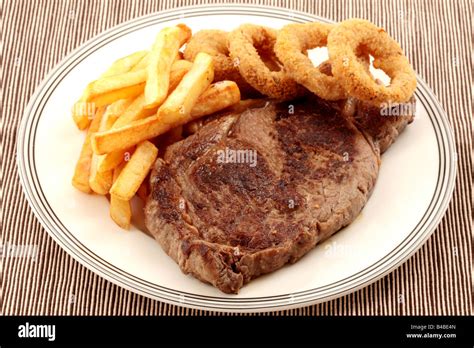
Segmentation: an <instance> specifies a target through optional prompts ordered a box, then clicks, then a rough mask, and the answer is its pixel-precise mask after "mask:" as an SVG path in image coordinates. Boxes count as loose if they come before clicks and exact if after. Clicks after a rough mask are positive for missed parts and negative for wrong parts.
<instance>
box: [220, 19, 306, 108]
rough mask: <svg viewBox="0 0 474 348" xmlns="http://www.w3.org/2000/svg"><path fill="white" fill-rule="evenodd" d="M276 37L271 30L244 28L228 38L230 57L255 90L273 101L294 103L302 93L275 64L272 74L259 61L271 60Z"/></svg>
mask: <svg viewBox="0 0 474 348" xmlns="http://www.w3.org/2000/svg"><path fill="white" fill-rule="evenodd" d="M276 37H277V32H276V30H274V29H271V28H266V27H262V26H257V25H252V24H244V25H242V26H240V27H239V28H237V29H236V30H234V31H233V32H231V33H230V34H229V52H230V56H231V57H232V58H233V60H234V62H237V63H238V68H239V71H240V74H241V75H242V76H243V77H244V79H245V80H246V81H247V82H248V83H249V84H250V85H251V86H252V87H254V88H255V89H256V90H258V91H259V92H261V93H262V94H264V95H267V96H269V97H270V98H274V99H280V100H288V99H293V98H295V97H297V96H299V95H302V94H303V93H304V89H303V88H302V87H301V86H299V85H298V84H297V83H296V81H295V80H294V79H293V78H291V77H290V76H289V75H288V74H287V73H286V72H285V71H284V70H282V69H281V67H280V63H279V62H278V61H274V62H273V64H272V65H273V67H274V69H275V68H280V69H279V70H271V69H270V68H269V64H268V62H267V63H266V62H265V61H264V60H262V57H261V56H262V55H263V56H265V55H267V56H270V57H271V56H274V45H275V42H276ZM259 51H260V52H261V53H259Z"/></svg>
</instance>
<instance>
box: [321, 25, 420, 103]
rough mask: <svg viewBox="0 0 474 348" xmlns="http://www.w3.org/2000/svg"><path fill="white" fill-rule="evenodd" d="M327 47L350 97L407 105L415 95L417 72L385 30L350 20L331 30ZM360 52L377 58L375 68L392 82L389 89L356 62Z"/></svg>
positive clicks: (333, 69)
mask: <svg viewBox="0 0 474 348" xmlns="http://www.w3.org/2000/svg"><path fill="white" fill-rule="evenodd" d="M327 46H328V51H329V59H330V61H331V64H332V73H333V75H334V76H335V77H336V78H337V79H338V80H339V81H340V83H341V84H342V85H343V87H344V89H345V90H346V91H347V93H348V94H349V95H351V96H353V97H355V98H358V99H361V100H364V101H367V102H369V103H371V104H374V105H380V104H381V103H385V102H387V101H389V102H394V103H402V102H406V101H408V100H409V99H410V97H411V96H412V95H413V92H414V91H415V88H416V75H415V72H414V71H413V68H412V67H411V65H410V63H409V61H408V59H407V58H406V57H405V55H404V54H403V51H402V49H401V48H400V45H399V44H398V43H397V42H396V41H395V40H394V39H392V38H391V37H390V36H389V35H388V34H387V33H386V32H385V30H383V29H382V28H379V27H377V26H375V25H374V24H372V23H370V22H369V21H366V20H362V19H351V20H347V21H344V22H341V23H339V24H338V25H337V26H335V27H334V29H332V30H331V32H330V33H329V36H328V43H327ZM361 48H362V49H363V50H365V51H366V53H367V54H371V55H372V56H373V57H374V62H373V65H374V67H375V68H379V69H382V70H383V71H384V72H385V73H386V74H387V75H388V76H389V77H390V78H391V81H390V85H389V86H383V85H380V84H378V83H377V82H376V81H375V80H374V79H373V78H371V76H369V75H368V74H367V72H366V71H365V69H364V66H363V65H362V64H361V63H360V62H359V60H358V59H357V52H358V51H359V50H360V49H361Z"/></svg>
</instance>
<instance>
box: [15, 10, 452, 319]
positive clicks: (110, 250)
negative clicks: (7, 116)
mask: <svg viewBox="0 0 474 348" xmlns="http://www.w3.org/2000/svg"><path fill="white" fill-rule="evenodd" d="M315 20H316V21H322V22H329V21H328V20H326V19H324V18H319V17H315V16H312V15H309V14H304V13H298V12H289V11H288V10H285V9H277V8H268V7H257V6H237V5H235V6H234V5H226V6H220V7H218V6H199V7H189V8H181V9H175V10H171V11H164V12H160V13H156V14H152V15H149V16H146V17H142V18H138V19H135V20H133V21H130V22H127V23H125V24H122V25H120V26H118V27H116V28H113V29H111V30H109V31H107V32H105V33H103V34H101V35H99V36H98V37H96V38H95V39H93V40H91V41H89V42H88V43H86V44H85V45H83V46H82V47H81V48H79V49H78V50H76V51H75V52H73V53H72V54H71V55H69V56H68V57H67V58H66V59H64V60H63V61H62V62H61V63H60V64H59V65H58V66H57V67H56V68H55V69H54V70H53V71H52V72H51V73H50V75H49V76H48V77H47V78H46V79H45V81H44V82H43V83H42V85H41V86H40V87H39V88H38V90H37V91H36V93H35V94H34V96H33V97H32V98H31V101H30V103H29V105H28V107H27V109H26V111H25V114H24V117H23V120H22V123H21V126H20V130H19V133H18V167H19V172H20V177H21V182H22V184H23V187H24V190H25V193H26V196H27V198H28V201H29V202H30V204H31V207H32V209H33V211H34V212H35V214H36V216H37V218H38V219H39V221H40V222H41V223H42V225H43V226H44V228H45V229H46V230H47V231H48V232H49V233H50V234H51V236H52V237H53V238H54V239H55V240H56V241H57V242H58V243H59V244H60V245H61V246H62V247H63V248H64V249H65V250H66V251H67V252H68V253H69V254H70V255H72V256H73V257H74V258H75V259H76V260H78V261H79V262H81V263H82V264H83V265H84V266H86V267H88V268H89V269H91V270H93V271H94V272H96V273H97V274H99V275H101V276H103V277H104V278H107V279H109V280H110V281H112V282H114V283H116V284H119V285H120V286H123V287H125V288H127V289H130V290H132V291H134V292H137V293H140V294H143V295H145V296H148V297H151V298H154V299H157V300H160V301H164V302H169V303H173V304H178V305H182V306H188V307H194V308H201V309H210V310H217V311H238V312H250V311H268V310H278V309H285V308H291V307H300V306H304V305H309V304H313V303H317V302H322V301H327V300H329V299H332V298H335V297H339V296H342V295H344V294H347V293H349V292H353V291H355V290H357V289H359V288H361V287H364V286H367V285H368V284H370V283H372V282H374V281H375V280H377V279H379V278H380V277H382V276H383V275H385V274H387V273H388V272H390V271H391V270H393V269H394V268H395V267H397V266H399V265H400V264H401V263H402V262H403V261H404V260H406V259H407V258H408V257H409V256H410V255H412V254H413V253H414V252H415V251H416V250H417V249H418V248H419V247H420V246H421V245H422V244H423V242H425V240H426V239H427V238H428V237H429V236H430V234H431V233H432V232H433V230H434V229H435V227H436V225H437V224H438V223H439V221H440V219H441V217H442V216H443V214H444V212H445V210H446V208H447V205H448V203H449V200H450V197H451V194H452V190H453V187H454V180H455V168H456V166H455V160H456V157H455V152H454V151H455V150H454V141H453V135H452V131H451V129H450V125H449V123H448V121H447V118H446V116H445V114H444V112H443V111H442V109H441V107H440V105H439V104H438V102H437V101H436V98H435V97H434V96H433V93H432V92H431V91H430V90H429V88H428V87H427V86H426V84H425V83H424V82H423V81H422V80H420V79H418V89H417V91H416V98H417V101H418V104H417V110H416V117H415V121H414V122H413V123H412V124H411V125H410V126H409V127H407V129H406V130H405V131H404V132H403V134H402V135H401V136H400V137H399V139H398V140H397V141H396V143H395V144H394V145H392V147H391V148H390V149H389V150H388V151H387V152H386V153H385V154H384V156H383V164H382V166H381V170H380V175H379V178H378V182H377V184H376V187H375V190H374V192H373V194H372V197H371V198H370V200H369V202H368V203H367V205H366V207H365V208H364V210H363V212H362V213H361V215H360V217H358V218H357V219H356V221H354V222H353V223H352V224H351V225H350V226H349V227H347V228H345V229H343V230H342V231H340V232H338V233H337V234H336V235H334V236H333V237H332V238H330V239H329V240H327V241H326V242H325V243H323V244H321V245H319V246H317V247H316V248H315V250H313V251H311V252H310V253H309V254H308V255H306V256H305V257H304V258H303V259H302V260H300V261H299V262H297V263H296V264H294V265H291V266H287V267H284V268H283V269H281V270H279V271H277V272H274V273H271V274H269V275H266V276H263V277H261V278H259V279H256V280H254V281H252V282H251V283H250V284H248V285H246V286H245V287H244V288H243V289H242V290H241V292H240V293H239V294H238V295H226V294H223V293H221V292H220V291H219V290H217V289H215V288H213V287H212V286H210V285H207V284H204V283H201V282H199V281H198V280H196V279H194V278H193V277H191V276H186V275H184V274H183V273H181V271H180V270H179V268H178V266H177V265H176V264H175V263H174V262H173V261H172V260H171V259H170V258H169V257H168V256H167V255H166V254H165V253H164V252H163V251H162V249H161V247H160V246H159V245H158V244H157V243H156V242H155V241H154V240H153V239H152V238H151V237H149V236H147V235H145V234H144V233H142V232H141V231H140V230H138V229H137V228H132V230H131V231H130V232H125V231H123V230H121V229H120V228H118V227H117V226H116V225H115V224H114V223H113V222H112V221H111V219H110V218H109V212H108V203H107V201H106V199H105V198H102V197H98V196H92V195H86V194H83V193H81V192H78V191H77V190H75V189H74V188H73V187H72V186H71V176H72V173H73V170H74V165H75V161H76V158H77V156H78V154H79V151H80V148H81V144H82V141H83V138H84V134H83V133H82V132H80V131H78V130H77V129H76V127H75V125H74V123H73V121H72V119H71V116H70V110H71V106H72V104H73V102H74V101H75V100H76V99H77V98H78V97H79V96H80V94H81V91H82V89H83V88H84V87H85V86H86V84H87V82H89V81H91V80H93V79H94V78H95V77H96V76H98V75H99V74H100V73H101V72H102V71H104V70H105V69H106V67H107V66H108V65H109V64H110V63H111V62H112V61H113V60H114V59H116V58H118V57H120V56H123V55H125V54H127V53H131V52H133V51H136V50H140V49H143V48H147V47H149V46H150V45H151V43H152V41H153V39H154V37H155V35H156V33H157V32H158V31H159V30H160V29H161V28H163V27H164V26H168V25H172V24H176V23H179V22H184V23H186V24H187V25H189V26H190V27H191V28H192V29H193V31H194V32H196V31H198V30H200V29H205V28H208V29H209V28H220V29H224V30H230V29H232V28H235V27H237V26H238V25H240V24H242V23H246V22H252V23H256V24H262V25H268V26H271V27H275V28H279V27H281V26H282V25H284V24H286V23H288V22H306V21H315ZM318 59H321V57H318ZM84 286H87V284H84Z"/></svg>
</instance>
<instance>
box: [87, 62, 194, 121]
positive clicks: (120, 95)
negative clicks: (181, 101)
mask: <svg viewBox="0 0 474 348" xmlns="http://www.w3.org/2000/svg"><path fill="white" fill-rule="evenodd" d="M147 57H148V56H145V58H147ZM139 64H141V63H139ZM191 66H192V63H191V62H189V61H187V60H177V61H175V62H174V63H173V66H172V68H171V75H170V91H171V90H173V89H174V88H176V86H177V84H178V83H179V81H181V78H182V77H183V76H184V74H186V72H188V71H189V70H190V69H191ZM132 70H133V69H132ZM138 71H143V69H142V70H138ZM135 76H136V75H135ZM114 78H115V79H116V80H117V79H119V78H124V77H123V76H122V77H119V76H115V77H114ZM144 89H145V81H143V82H142V83H139V84H137V85H133V86H128V87H123V88H120V89H117V90H112V91H108V92H105V93H102V94H98V95H93V96H89V98H88V102H86V101H85V100H84V101H83V102H82V104H79V106H81V105H85V106H88V105H95V107H101V106H104V105H108V104H112V103H113V102H114V101H117V100H119V99H127V98H136V97H137V96H139V95H140V94H142V93H143V91H144ZM155 111H156V110H155ZM153 113H154V112H153Z"/></svg>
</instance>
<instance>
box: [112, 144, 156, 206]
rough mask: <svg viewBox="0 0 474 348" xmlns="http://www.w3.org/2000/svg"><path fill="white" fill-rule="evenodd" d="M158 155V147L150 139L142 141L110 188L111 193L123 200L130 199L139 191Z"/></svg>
mask: <svg viewBox="0 0 474 348" xmlns="http://www.w3.org/2000/svg"><path fill="white" fill-rule="evenodd" d="M157 156H158V149H157V148H156V147H155V145H153V144H152V143H150V142H149V141H144V142H142V143H140V144H139V145H138V146H137V148H136V149H135V152H134V153H133V155H132V157H131V158H130V161H128V162H127V164H126V165H125V167H124V168H123V170H122V172H121V173H120V175H119V176H118V178H117V180H116V181H115V182H114V184H113V185H112V188H111V189H110V194H111V195H115V196H116V197H118V198H120V199H123V200H130V199H132V197H133V196H134V195H135V193H136V192H137V191H138V188H139V187H140V185H141V183H142V182H143V180H144V179H145V178H146V176H147V175H148V172H149V170H150V168H151V166H152V165H153V163H154V162H155V160H156V157H157Z"/></svg>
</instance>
